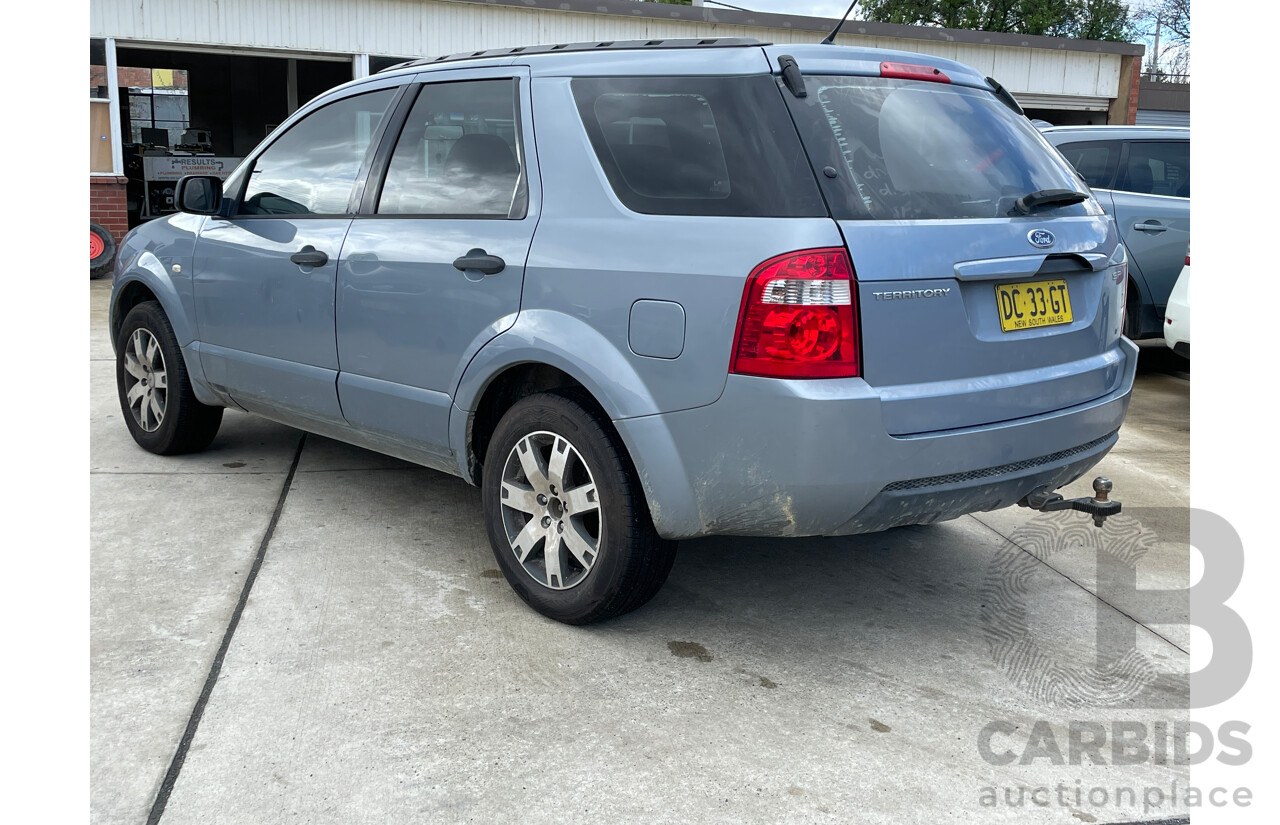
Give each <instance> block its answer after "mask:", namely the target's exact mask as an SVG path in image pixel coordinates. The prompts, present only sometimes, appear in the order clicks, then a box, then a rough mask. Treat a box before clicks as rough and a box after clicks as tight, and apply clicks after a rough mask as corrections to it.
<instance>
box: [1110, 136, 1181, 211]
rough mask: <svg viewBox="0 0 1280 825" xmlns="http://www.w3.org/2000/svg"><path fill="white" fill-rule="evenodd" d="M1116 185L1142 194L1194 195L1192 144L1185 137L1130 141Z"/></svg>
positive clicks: (1179, 196)
mask: <svg viewBox="0 0 1280 825" xmlns="http://www.w3.org/2000/svg"><path fill="white" fill-rule="evenodd" d="M1116 188H1117V189H1123V190H1124V191H1126V192H1137V193H1139V194H1142V195H1169V196H1171V197H1175V198H1189V197H1191V144H1190V143H1189V142H1187V141H1184V140H1168V141H1150V142H1147V141H1134V142H1132V143H1130V144H1129V157H1128V158H1127V159H1126V161H1125V163H1124V169H1123V170H1122V174H1121V175H1120V180H1119V181H1117V182H1116Z"/></svg>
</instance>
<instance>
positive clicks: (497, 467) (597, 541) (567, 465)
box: [481, 393, 676, 624]
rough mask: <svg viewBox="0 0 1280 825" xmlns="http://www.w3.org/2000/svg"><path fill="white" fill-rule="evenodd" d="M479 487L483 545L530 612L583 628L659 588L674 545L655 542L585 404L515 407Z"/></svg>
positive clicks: (549, 398) (564, 401) (630, 483)
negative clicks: (489, 548)
mask: <svg viewBox="0 0 1280 825" xmlns="http://www.w3.org/2000/svg"><path fill="white" fill-rule="evenodd" d="M481 487H482V492H483V499H484V513H485V522H486V527H487V529H488V533H489V542H490V544H491V545H492V546H493V552H494V556H495V557H496V559H497V561H498V566H499V567H500V568H501V569H502V572H503V575H504V576H505V577H506V579H507V582H508V583H509V584H510V585H511V587H512V588H513V589H514V590H515V591H516V593H517V594H519V596H520V597H521V598H522V599H524V600H525V601H526V602H527V603H528V604H529V606H530V607H532V608H533V609H534V610H537V611H538V612H539V613H542V614H543V615H544V616H548V617H550V618H552V619H555V620H556V621H560V622H564V623H566V624H590V623H592V622H598V621H603V620H605V619H608V618H612V617H614V616H619V615H621V614H623V613H628V612H630V611H632V610H635V609H636V608H638V607H640V606H641V605H643V604H644V603H645V602H647V601H649V599H651V598H653V596H654V595H655V594H656V593H657V592H658V590H659V589H660V588H661V587H662V584H663V582H665V581H666V578H667V574H668V573H670V571H671V565H672V563H673V562H674V561H675V549H676V545H675V542H671V541H666V540H664V539H662V538H661V537H659V536H658V534H657V531H656V530H654V527H653V522H652V520H651V519H650V516H649V509H648V506H647V505H646V503H645V499H644V493H643V492H642V490H641V488H640V483H639V480H638V479H637V478H636V475H635V470H634V469H633V468H632V466H631V461H630V458H629V457H628V456H627V454H626V452H625V450H623V449H622V447H621V445H620V443H619V442H618V440H617V436H616V435H615V434H614V433H613V432H612V430H611V429H610V428H608V426H607V424H605V423H603V422H602V421H601V420H600V419H599V418H597V416H596V415H594V414H593V413H592V412H591V411H590V409H589V405H588V403H587V402H586V400H585V399H581V398H578V397H574V396H569V395H560V394H551V393H545V394H539V395H534V396H530V397H528V398H525V399H522V400H521V401H519V402H517V403H516V404H515V405H513V406H512V407H511V409H510V410H508V411H507V413H506V415H504V416H503V418H502V420H501V421H500V422H499V424H498V427H497V429H496V430H495V431H494V434H493V438H492V439H491V440H490V444H489V449H488V452H487V456H486V461H485V468H484V472H483V474H482V480H481Z"/></svg>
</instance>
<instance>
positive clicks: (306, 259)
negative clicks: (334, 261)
mask: <svg viewBox="0 0 1280 825" xmlns="http://www.w3.org/2000/svg"><path fill="white" fill-rule="evenodd" d="M289 260H291V261H293V262H294V263H295V264H297V265H298V266H324V265H325V264H327V263H329V256H328V254H326V253H324V252H321V251H320V250H319V249H316V248H315V247H314V246H312V245H311V244H307V245H306V246H304V247H302V248H301V249H299V250H298V251H297V252H295V253H293V254H292V255H290V256H289Z"/></svg>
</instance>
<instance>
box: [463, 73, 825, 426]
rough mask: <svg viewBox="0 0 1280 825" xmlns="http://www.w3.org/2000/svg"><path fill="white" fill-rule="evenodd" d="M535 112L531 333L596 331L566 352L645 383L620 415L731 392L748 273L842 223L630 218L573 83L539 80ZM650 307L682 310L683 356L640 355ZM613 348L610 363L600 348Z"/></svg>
mask: <svg viewBox="0 0 1280 825" xmlns="http://www.w3.org/2000/svg"><path fill="white" fill-rule="evenodd" d="M533 109H534V118H535V122H536V124H537V129H538V135H537V137H538V159H539V164H540V166H541V171H542V178H543V197H544V208H543V217H542V219H541V221H540V223H539V225H538V230H537V232H536V234H535V235H534V240H533V246H532V248H531V250H530V254H529V261H528V265H527V268H526V275H525V288H524V295H523V297H522V300H521V313H522V315H523V314H524V313H531V312H532V313H537V314H538V315H537V317H538V318H539V323H538V325H537V326H538V331H537V332H536V333H527V334H536V335H537V336H545V337H546V338H547V340H548V341H551V340H554V339H556V338H557V337H559V336H561V335H562V333H561V331H559V330H558V329H557V326H562V327H563V329H564V332H563V334H564V335H565V336H568V335H569V332H570V331H571V330H575V329H579V330H580V329H582V328H584V327H585V328H589V329H590V330H592V331H593V332H594V333H595V334H596V335H597V336H598V338H596V340H595V346H593V347H584V346H581V345H575V344H573V343H567V344H564V345H563V346H562V348H563V349H564V350H566V351H568V352H571V353H572V355H573V358H574V359H575V360H576V361H577V362H578V363H579V364H580V365H581V367H580V368H579V369H578V370H577V372H579V373H580V372H582V371H586V370H589V369H594V368H593V367H589V366H588V365H589V364H600V363H605V362H606V361H607V360H608V359H610V358H615V357H616V358H618V359H620V363H623V364H625V365H626V367H627V369H626V370H624V371H623V374H620V375H617V376H615V377H614V380H615V381H619V382H621V381H632V382H638V384H639V386H636V387H632V388H617V389H614V390H612V391H611V392H610V395H611V397H609V398H601V399H599V400H600V401H601V403H602V404H604V405H605V407H606V410H607V412H608V413H609V415H610V416H611V417H613V418H626V417H630V416H639V415H651V414H654V413H659V412H670V411H674V410H680V409H687V408H690V407H697V406H701V405H705V404H710V403H712V402H713V401H715V400H716V399H717V398H719V397H720V394H721V393H722V392H723V390H724V385H725V379H726V376H727V374H728V370H729V361H730V356H731V354H732V353H731V350H732V346H733V335H734V330H735V328H736V326H737V321H738V312H739V309H740V307H741V301H742V291H743V287H744V285H745V283H746V279H747V276H748V275H749V274H750V272H751V271H752V269H754V268H755V267H756V265H758V264H759V263H761V262H762V261H765V260H767V259H769V258H772V257H774V256H775V255H778V254H780V253H783V252H788V251H793V250H798V249H806V248H813V247H827V246H843V245H844V243H843V239H842V238H841V236H840V232H839V229H838V227H837V226H836V224H835V222H834V221H832V220H831V219H830V218H789V219H780V218H722V217H685V216H663V215H642V214H638V213H635V212H631V211H629V210H628V209H626V208H625V207H623V206H622V204H621V203H620V202H619V201H618V199H617V197H616V196H615V195H614V193H613V190H612V189H611V187H610V185H609V183H608V180H607V179H606V178H605V175H604V172H603V171H602V169H601V168H600V165H599V163H598V162H597V160H596V156H595V151H594V150H593V149H592V146H591V143H590V140H589V138H588V137H587V134H586V131H585V129H584V128H583V126H582V122H581V119H580V117H579V115H578V111H577V107H576V104H575V102H574V99H573V95H572V93H571V90H570V80H569V78H559V77H554V78H534V81H533ZM642 300H655V301H669V302H674V303H678V304H680V306H681V307H683V310H684V318H685V321H684V330H683V336H684V341H683V342H682V345H680V346H674V345H673V346H672V347H671V348H670V351H672V352H678V353H679V354H678V356H677V357H674V358H663V357H651V356H646V355H638V354H636V353H635V352H633V351H632V349H631V342H630V340H629V334H628V327H629V322H630V319H631V314H632V306H633V305H634V304H635V303H636V302H637V301H642ZM557 316H558V317H560V318H563V319H564V320H563V322H557V320H556V318H557ZM521 327H522V325H521V324H519V323H517V325H516V329H513V330H512V331H511V332H510V333H506V335H511V334H513V333H516V334H519V330H520V329H521ZM566 340H567V341H568V340H570V339H568V338H567V337H566ZM495 343H496V342H495ZM557 343H559V342H557ZM491 346H492V345H491ZM606 348H607V349H608V350H610V351H611V352H610V353H609V354H607V355H606V353H604V352H602V351H601V350H602V349H606ZM570 372H571V374H574V373H575V371H574V370H570ZM575 377H576V376H575ZM462 403H465V402H462ZM460 405H461V403H460ZM464 408H465V407H464Z"/></svg>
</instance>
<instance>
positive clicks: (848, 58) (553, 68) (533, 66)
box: [374, 37, 986, 87]
mask: <svg viewBox="0 0 1280 825" xmlns="http://www.w3.org/2000/svg"><path fill="white" fill-rule="evenodd" d="M782 54H788V55H791V56H793V57H795V58H796V59H797V61H798V62H799V65H800V70H801V71H802V72H804V73H805V74H824V73H832V74H859V75H876V74H879V71H880V65H879V64H880V63H881V62H883V61H891V62H904V63H915V64H922V65H928V66H931V67H936V68H938V69H940V70H942V71H944V72H945V73H947V75H948V76H950V78H951V80H952V81H953V82H960V83H963V84H965V85H972V86H982V87H985V86H986V81H985V79H984V78H983V77H982V75H981V74H979V73H978V72H976V71H975V70H974V69H973V68H972V67H969V66H966V65H964V64H962V63H957V62H956V61H954V60H947V59H946V58H942V57H937V56H934V55H925V54H918V53H915V52H906V51H899V50H895V49H872V48H863V47H856V46H837V45H835V44H826V43H793V44H788V45H786V46H775V45H773V44H771V43H764V42H761V41H759V40H754V39H751V38H747V37H718V38H717V37H711V38H702V39H696V38H667V39H654V40H617V41H613V40H607V41H588V42H583V43H559V44H554V45H542V46H517V47H514V48H503V49H485V50H482V51H474V52H461V53H458V54H451V55H444V56H441V57H432V58H423V59H420V60H411V61H408V62H406V63H401V64H398V65H396V66H392V67H390V68H387V69H384V70H382V71H381V72H379V73H378V74H376V75H374V77H386V76H388V75H398V74H413V73H418V72H424V71H436V70H446V69H460V68H479V67H482V66H510V65H515V64H518V65H522V66H528V67H529V69H530V72H531V74H532V75H534V76H553V77H554V76H562V77H563V76H597V77H599V76H608V75H617V74H627V75H670V74H672V73H673V68H675V69H676V71H675V73H676V74H680V75H741V74H766V73H776V72H777V71H778V65H777V57H778V56H779V55H782Z"/></svg>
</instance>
